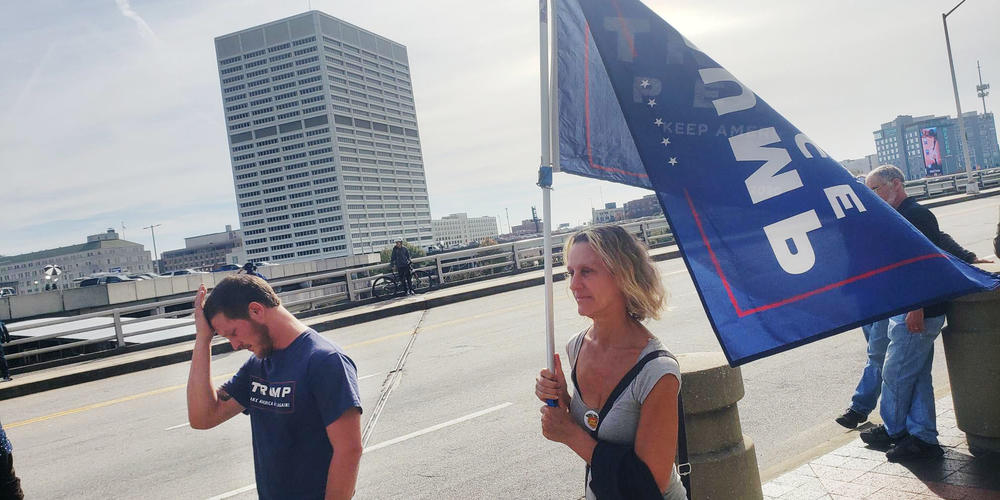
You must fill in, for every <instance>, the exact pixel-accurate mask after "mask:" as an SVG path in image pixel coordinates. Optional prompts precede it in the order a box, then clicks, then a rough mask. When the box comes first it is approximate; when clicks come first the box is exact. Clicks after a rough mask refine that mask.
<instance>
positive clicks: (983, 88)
mask: <svg viewBox="0 0 1000 500" xmlns="http://www.w3.org/2000/svg"><path fill="white" fill-rule="evenodd" d="M976 69H978V70H979V85H976V92H978V94H976V95H978V96H979V98H980V99H982V100H983V116H986V96H988V95H990V84H988V83H983V67H982V66H980V65H979V61H976Z"/></svg>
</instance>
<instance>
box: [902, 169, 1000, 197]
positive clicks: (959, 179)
mask: <svg viewBox="0 0 1000 500" xmlns="http://www.w3.org/2000/svg"><path fill="white" fill-rule="evenodd" d="M972 181H973V182H975V183H977V184H978V185H979V188H980V189H989V188H992V187H997V186H1000V168H994V169H989V170H974V171H973V172H972ZM968 184H969V176H968V174H966V173H961V174H952V175H946V176H942V177H924V178H923V179H917V180H915V181H908V182H907V183H906V194H907V195H909V196H912V197H914V198H916V199H920V200H922V199H927V198H935V197H938V196H949V195H953V194H964V193H965V192H966V186H967V185H968Z"/></svg>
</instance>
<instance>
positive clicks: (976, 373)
mask: <svg viewBox="0 0 1000 500" xmlns="http://www.w3.org/2000/svg"><path fill="white" fill-rule="evenodd" d="M981 267H983V268H984V269H986V270H988V271H991V272H1000V264H986V265H982V266H981ZM941 336H942V338H943V341H944V356H945V359H946V361H947V363H948V379H949V381H950V382H951V397H952V400H953V401H954V403H955V420H956V421H957V424H958V428H959V429H961V430H962V431H964V432H965V435H966V438H967V440H968V442H969V451H971V452H972V453H973V454H981V453H984V452H992V453H1000V289H997V290H993V291H990V292H982V293H975V294H972V295H966V296H964V297H959V298H957V299H955V300H953V301H952V302H951V304H950V305H949V308H948V326H946V327H945V328H944V331H943V333H942V335H941Z"/></svg>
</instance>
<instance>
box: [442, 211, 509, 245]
mask: <svg viewBox="0 0 1000 500" xmlns="http://www.w3.org/2000/svg"><path fill="white" fill-rule="evenodd" d="M431 227H432V231H433V234H434V241H435V242H436V243H437V244H438V245H440V246H441V247H443V248H449V247H455V246H464V245H466V244H468V243H469V242H473V241H474V242H477V243H478V242H481V241H483V240H484V239H486V238H493V239H496V237H497V236H499V235H500V232H499V231H498V230H497V219H496V217H490V216H483V217H471V218H470V217H469V216H468V215H467V214H465V213H459V214H451V215H446V216H444V217H442V218H440V219H436V220H432V221H431Z"/></svg>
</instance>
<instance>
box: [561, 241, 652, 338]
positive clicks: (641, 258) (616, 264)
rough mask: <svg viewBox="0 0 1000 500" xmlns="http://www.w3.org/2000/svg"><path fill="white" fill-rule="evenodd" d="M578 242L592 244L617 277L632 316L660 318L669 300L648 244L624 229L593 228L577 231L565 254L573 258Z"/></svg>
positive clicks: (640, 318)
mask: <svg viewBox="0 0 1000 500" xmlns="http://www.w3.org/2000/svg"><path fill="white" fill-rule="evenodd" d="M574 243H590V247H591V248H593V249H594V252H596V253H597V255H598V256H599V257H600V258H601V261H603V262H604V265H605V266H608V269H609V270H610V271H611V275H612V276H614V278H615V282H616V283H617V284H618V288H619V289H620V290H621V291H622V294H624V295H625V307H626V309H627V311H628V314H629V316H631V317H633V318H635V319H637V320H639V321H642V320H644V319H647V318H653V319H659V318H660V310H661V309H663V305H664V302H665V301H666V295H667V293H666V290H664V288H663V283H662V282H661V281H660V273H659V272H657V270H656V267H654V266H653V261H652V260H651V259H650V258H649V252H648V251H647V249H646V245H643V244H642V243H641V242H639V240H637V239H635V236H632V235H631V234H629V232H628V231H626V230H625V229H623V228H622V227H621V226H615V225H602V226H592V227H589V228H587V229H584V230H582V231H579V232H577V233H576V234H574V235H573V236H571V237H570V239H569V240H568V241H567V242H566V245H565V248H564V250H563V255H564V256H565V259H566V261H567V262H568V259H569V251H570V249H571V248H573V244H574Z"/></svg>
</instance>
